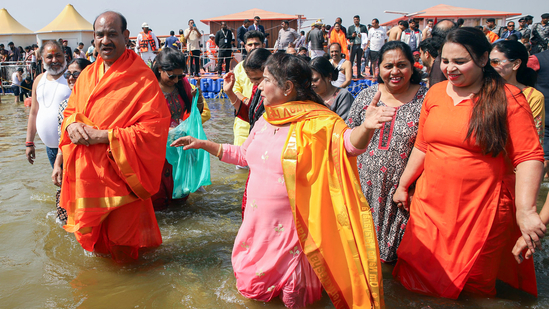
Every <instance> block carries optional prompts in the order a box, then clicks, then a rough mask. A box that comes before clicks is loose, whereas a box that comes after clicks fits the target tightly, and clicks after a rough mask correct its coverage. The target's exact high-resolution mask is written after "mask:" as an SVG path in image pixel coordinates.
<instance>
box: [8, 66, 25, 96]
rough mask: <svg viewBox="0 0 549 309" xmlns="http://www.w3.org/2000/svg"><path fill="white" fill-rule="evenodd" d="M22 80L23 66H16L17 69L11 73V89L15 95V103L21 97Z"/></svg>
mask: <svg viewBox="0 0 549 309" xmlns="http://www.w3.org/2000/svg"><path fill="white" fill-rule="evenodd" d="M22 81H23V68H17V71H15V72H13V74H12V75H11V89H12V90H13V96H14V97H15V103H19V101H20V100H19V97H21V95H20V94H21V82H22Z"/></svg>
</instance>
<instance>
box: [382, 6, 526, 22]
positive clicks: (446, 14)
mask: <svg viewBox="0 0 549 309" xmlns="http://www.w3.org/2000/svg"><path fill="white" fill-rule="evenodd" d="M420 12H422V13H421V14H416V15H413V16H402V17H399V18H396V19H393V20H391V21H388V22H385V23H383V24H381V26H392V25H396V24H397V23H398V22H399V21H400V20H403V19H406V20H407V19H409V18H424V19H435V18H438V19H445V18H448V19H453V18H488V17H494V18H495V17H500V18H502V17H510V16H517V15H521V13H511V12H502V11H491V10H477V9H468V8H460V7H457V6H451V5H447V4H439V5H435V6H433V7H430V8H428V9H425V10H421V11H420Z"/></svg>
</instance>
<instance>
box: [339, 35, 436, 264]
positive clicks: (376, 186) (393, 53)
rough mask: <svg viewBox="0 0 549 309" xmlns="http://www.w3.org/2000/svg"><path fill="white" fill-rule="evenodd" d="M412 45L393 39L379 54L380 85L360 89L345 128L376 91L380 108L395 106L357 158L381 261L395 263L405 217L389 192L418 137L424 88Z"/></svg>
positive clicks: (359, 117) (356, 122)
mask: <svg viewBox="0 0 549 309" xmlns="http://www.w3.org/2000/svg"><path fill="white" fill-rule="evenodd" d="M413 64H414V58H413V55H412V51H411V50H410V47H409V46H408V45H406V44H405V43H402V42H399V41H391V42H389V43H387V44H385V45H384V46H383V47H382V48H381V50H380V62H379V78H378V82H379V84H378V85H373V86H371V87H369V88H367V89H364V90H363V91H362V92H360V94H359V95H358V96H357V97H356V98H355V101H354V103H353V106H352V107H351V111H350V113H349V118H348V119H347V124H348V125H349V127H351V128H354V127H357V126H360V125H361V123H362V120H363V118H364V111H365V109H366V108H368V106H369V105H370V103H371V102H372V100H373V99H374V96H375V95H376V93H377V92H378V91H379V92H381V97H380V99H379V102H378V104H377V105H378V106H383V105H386V106H391V107H395V108H397V113H396V115H395V117H394V118H393V121H391V122H386V123H385V124H384V126H383V127H382V128H381V129H378V130H376V131H375V133H374V136H373V137H372V139H371V140H370V144H369V145H368V150H367V151H366V152H365V153H363V154H362V155H360V156H359V157H358V172H359V175H360V182H361V186H362V192H364V195H365V196H366V199H367V200H368V203H369V204H370V207H371V210H372V213H373V217H374V223H375V225H376V230H377V239H378V242H379V253H380V256H381V260H382V261H384V262H394V261H396V260H397V255H396V251H397V248H398V245H399V244H400V240H401V239H402V236H403V235H404V230H405V228H406V223H407V222H408V217H409V213H408V212H407V211H406V210H404V209H401V208H398V207H397V205H396V204H395V203H394V202H393V194H394V192H395V189H396V187H397V185H398V181H399V179H400V176H401V175H402V172H403V171H404V168H405V167H406V163H407V161H408V156H409V155H410V153H411V152H412V148H413V147H414V142H415V139H416V134H417V129H418V122H419V114H420V111H421V105H422V104H423V98H424V96H425V93H426V92H427V88H425V87H424V86H421V85H420V84H419V83H420V81H421V77H420V74H419V72H418V71H416V69H414V67H413Z"/></svg>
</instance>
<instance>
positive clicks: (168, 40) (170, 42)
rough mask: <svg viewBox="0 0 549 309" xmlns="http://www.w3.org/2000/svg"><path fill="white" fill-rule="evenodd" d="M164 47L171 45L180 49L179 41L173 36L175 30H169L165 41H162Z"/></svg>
mask: <svg viewBox="0 0 549 309" xmlns="http://www.w3.org/2000/svg"><path fill="white" fill-rule="evenodd" d="M164 47H171V48H173V49H177V50H179V49H181V43H180V42H179V40H178V39H177V38H176V37H175V32H174V31H173V30H172V31H170V36H169V37H168V38H166V42H164Z"/></svg>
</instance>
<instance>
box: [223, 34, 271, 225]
mask: <svg viewBox="0 0 549 309" xmlns="http://www.w3.org/2000/svg"><path fill="white" fill-rule="evenodd" d="M252 31H253V30H252ZM269 56H271V52H270V51H268V50H267V49H265V48H258V49H252V50H251V51H250V52H249V54H248V57H246V60H244V62H243V68H244V71H245V72H246V75H247V76H248V79H249V80H250V81H251V82H252V84H253V89H252V94H251V97H250V98H249V99H248V98H243V99H242V100H241V99H240V98H238V96H237V95H236V94H235V93H234V92H233V87H234V84H235V81H236V76H235V75H234V73H232V72H230V73H227V74H225V76H224V83H223V90H224V91H225V93H226V94H227V96H228V97H229V100H230V101H231V104H232V105H233V107H234V108H235V115H236V117H237V118H238V119H240V120H241V121H243V122H246V123H249V124H250V131H251V130H252V129H253V127H254V125H255V123H256V122H257V121H258V120H259V118H260V117H261V116H263V113H264V112H265V106H263V96H262V95H261V90H259V89H258V86H259V84H260V83H261V82H262V81H263V70H264V69H265V62H267V59H268V58H269ZM249 180H250V174H248V180H246V187H245V189H244V195H243V196H242V218H244V212H245V209H246V201H247V193H248V181H249Z"/></svg>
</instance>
